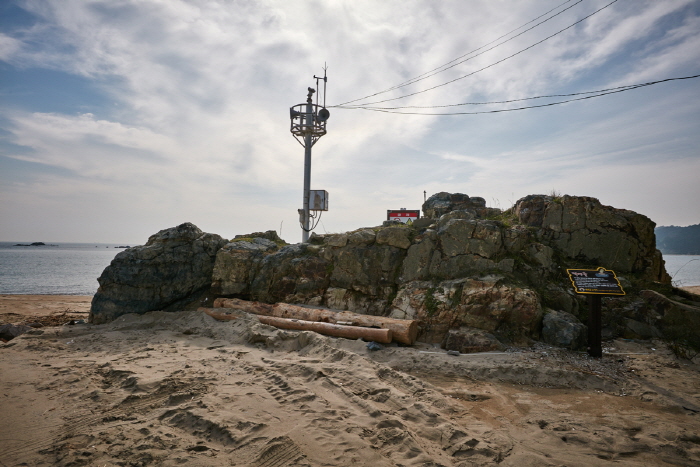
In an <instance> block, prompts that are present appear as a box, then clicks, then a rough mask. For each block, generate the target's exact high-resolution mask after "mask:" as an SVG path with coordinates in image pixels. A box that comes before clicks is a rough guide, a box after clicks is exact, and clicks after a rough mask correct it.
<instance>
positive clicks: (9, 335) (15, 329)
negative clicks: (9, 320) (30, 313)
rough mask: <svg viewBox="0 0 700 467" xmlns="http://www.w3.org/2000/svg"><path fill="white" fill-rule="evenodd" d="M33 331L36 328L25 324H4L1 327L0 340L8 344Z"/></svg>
mask: <svg viewBox="0 0 700 467" xmlns="http://www.w3.org/2000/svg"><path fill="white" fill-rule="evenodd" d="M32 329H34V328H33V327H31V326H26V325H24V324H3V325H2V326H0V339H1V340H2V341H3V342H8V341H11V340H12V339H14V338H15V337H17V336H21V335H22V334H24V333H25V332H29V331H31V330H32ZM39 332H40V331H39Z"/></svg>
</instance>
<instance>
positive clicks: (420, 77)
mask: <svg viewBox="0 0 700 467" xmlns="http://www.w3.org/2000/svg"><path fill="white" fill-rule="evenodd" d="M572 1H574V0H567V1H566V2H564V3H562V4H561V5H559V6H556V7H554V8H552V9H551V10H549V11H547V12H545V13H543V14H541V15H540V16H538V17H537V18H534V19H532V20H530V21H528V22H527V23H525V24H522V25H520V26H518V27H517V28H515V29H513V30H512V31H509V32H507V33H505V34H503V35H501V36H500V37H497V38H496V39H494V40H492V41H491V42H488V43H486V44H484V45H482V46H481V47H478V48H476V49H474V50H472V51H470V52H467V53H465V54H463V55H460V56H459V57H457V58H455V59H453V60H450V61H449V62H447V63H444V64H442V65H440V66H439V67H436V68H433V69H432V70H429V71H426V72H425V73H422V74H420V75H418V76H416V77H414V78H411V79H409V80H407V81H404V82H403V83H399V84H397V85H395V86H392V87H390V88H388V89H385V90H384V91H379V92H376V93H374V94H370V95H368V96H364V97H359V98H357V99H353V100H351V101H347V102H344V103H342V104H338V105H346V104H350V103H352V102H357V101H361V100H363V99H369V98H370V97H374V96H378V95H380V94H384V93H387V92H389V91H393V90H395V89H400V88H403V87H405V86H408V85H410V84H414V83H417V82H419V81H422V80H424V79H427V78H430V77H431V76H435V75H437V74H439V73H442V72H443V71H447V70H449V69H451V68H454V67H456V66H457V65H460V64H462V63H464V62H467V61H469V60H471V59H473V58H476V57H478V56H479V55H482V54H484V53H486V52H489V51H491V50H493V49H495V48H496V47H498V46H500V45H503V44H505V43H506V42H509V41H511V40H513V39H515V38H516V37H519V36H521V35H523V34H525V33H526V32H528V31H531V30H533V29H534V28H536V27H537V26H540V25H541V24H543V23H546V22H547V21H549V20H550V19H552V18H554V17H556V16H558V15H560V14H562V13H564V12H565V11H567V10H569V9H571V8H573V7H575V6H576V5H578V4H579V3H581V2H583V1H584V0H578V1H577V2H576V3H574V4H573V5H569V6H568V7H567V8H565V9H563V10H561V11H560V12H558V13H556V14H554V15H552V16H550V17H549V18H547V19H545V20H543V21H540V22H539V23H537V24H536V25H534V26H532V27H530V28H528V29H526V30H525V31H522V32H520V33H519V34H517V35H515V36H513V37H511V38H509V39H507V40H505V41H503V42H501V43H499V44H496V45H494V46H493V47H490V48H488V49H486V50H484V51H482V52H480V53H478V54H476V55H474V56H472V57H469V58H466V59H464V60H461V61H458V60H460V59H462V58H464V57H467V56H468V55H471V54H473V53H475V52H478V51H479V50H481V49H483V48H484V47H488V46H489V45H491V44H493V43H494V42H498V41H499V40H501V39H503V38H504V37H507V36H508V35H510V34H512V33H514V32H515V31H517V30H518V29H522V28H524V27H525V26H527V25H528V24H530V23H533V22H535V21H537V20H538V19H540V18H542V17H543V16H546V15H548V14H549V13H551V12H552V11H554V10H556V9H558V8H561V7H562V6H564V5H566V4H567V3H570V2H572ZM455 62H457V63H455ZM438 70H439V71H438Z"/></svg>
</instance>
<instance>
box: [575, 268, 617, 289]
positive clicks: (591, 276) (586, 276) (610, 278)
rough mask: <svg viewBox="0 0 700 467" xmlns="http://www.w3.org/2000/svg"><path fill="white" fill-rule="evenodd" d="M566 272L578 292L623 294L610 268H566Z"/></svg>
mask: <svg viewBox="0 0 700 467" xmlns="http://www.w3.org/2000/svg"><path fill="white" fill-rule="evenodd" d="M566 272H567V273H568V274H569V279H570V280H571V283H572V284H573V286H574V291H575V292H576V293H578V294H592V295H625V291H624V290H622V286H621V285H620V282H619V281H618V280H617V276H615V271H611V270H610V269H605V268H598V269H567V270H566Z"/></svg>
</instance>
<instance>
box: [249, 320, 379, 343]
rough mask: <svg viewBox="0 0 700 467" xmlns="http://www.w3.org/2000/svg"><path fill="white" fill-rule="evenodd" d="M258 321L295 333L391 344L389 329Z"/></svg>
mask: <svg viewBox="0 0 700 467" xmlns="http://www.w3.org/2000/svg"><path fill="white" fill-rule="evenodd" d="M258 319H259V320H260V322H261V323H263V324H269V325H270V326H275V327H276V328H282V329H293V330H297V331H314V332H317V333H319V334H323V335H326V336H333V337H344V338H346V339H359V338H362V339H365V340H368V341H375V342H379V343H381V344H388V343H390V342H391V337H392V336H391V329H378V328H363V327H360V326H343V325H341V324H332V323H323V322H319V321H305V320H301V319H288V318H279V317H277V316H262V315H259V316H258Z"/></svg>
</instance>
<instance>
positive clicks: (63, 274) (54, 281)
mask: <svg viewBox="0 0 700 467" xmlns="http://www.w3.org/2000/svg"><path fill="white" fill-rule="evenodd" d="M16 243H25V244H26V243H31V242H0V294H47V295H93V294H94V293H95V292H97V287H98V286H99V284H98V283H97V278H98V277H100V275H101V274H102V271H104V269H105V268H106V267H107V266H109V263H110V262H111V261H112V259H113V258H114V257H115V256H116V254H117V253H119V252H120V251H123V250H122V249H118V248H114V247H115V246H119V245H115V244H104V243H58V244H48V242H47V245H46V246H22V247H20V246H13V245H15V244H16ZM664 260H665V261H666V271H667V272H668V273H669V274H670V275H671V278H672V279H673V284H674V285H675V286H677V287H689V286H700V255H664Z"/></svg>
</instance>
